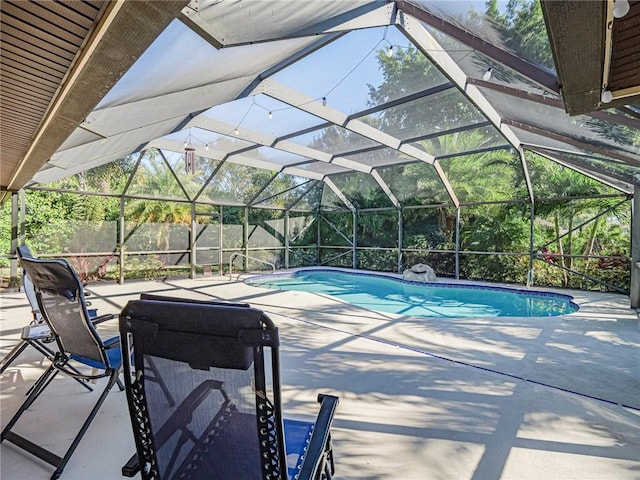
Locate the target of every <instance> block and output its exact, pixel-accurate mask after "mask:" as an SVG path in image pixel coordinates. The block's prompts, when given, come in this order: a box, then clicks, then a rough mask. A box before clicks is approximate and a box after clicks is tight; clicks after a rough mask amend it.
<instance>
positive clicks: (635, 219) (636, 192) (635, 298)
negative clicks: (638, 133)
mask: <svg viewBox="0 0 640 480" xmlns="http://www.w3.org/2000/svg"><path fill="white" fill-rule="evenodd" d="M629 292H630V295H629V296H630V300H631V308H640V187H638V185H636V186H635V187H634V189H633V203H632V204H631V281H630V282H629Z"/></svg>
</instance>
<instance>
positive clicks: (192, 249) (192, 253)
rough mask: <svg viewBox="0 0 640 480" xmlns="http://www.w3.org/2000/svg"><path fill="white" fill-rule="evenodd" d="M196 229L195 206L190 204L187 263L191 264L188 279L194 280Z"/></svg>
mask: <svg viewBox="0 0 640 480" xmlns="http://www.w3.org/2000/svg"><path fill="white" fill-rule="evenodd" d="M197 233H198V228H197V224H196V205H195V203H193V202H191V233H190V235H191V238H190V239H189V262H190V264H191V274H190V275H189V278H192V279H193V278H196V261H197V259H196V235H197Z"/></svg>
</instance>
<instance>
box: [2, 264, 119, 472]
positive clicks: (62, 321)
mask: <svg viewBox="0 0 640 480" xmlns="http://www.w3.org/2000/svg"><path fill="white" fill-rule="evenodd" d="M22 267H23V268H24V269H25V270H26V272H27V275H28V276H29V278H30V279H31V281H32V282H33V285H34V288H35V292H36V297H37V301H38V306H39V309H40V313H41V314H42V316H43V318H44V320H45V322H46V324H47V326H48V327H49V329H50V332H51V336H52V337H53V339H54V340H55V342H56V345H57V347H58V351H57V352H55V353H54V356H53V358H52V359H51V364H50V365H49V367H48V368H47V369H46V370H45V372H44V373H43V374H42V375H41V376H40V378H39V379H38V380H37V381H36V383H35V384H34V385H33V386H32V387H31V389H30V393H29V395H28V396H27V398H26V400H25V401H24V403H23V404H22V405H21V406H20V408H19V409H18V411H17V412H16V413H15V415H14V416H13V418H11V420H9V422H8V423H7V425H6V427H5V428H4V430H2V436H1V439H0V441H4V440H8V441H9V442H11V443H13V444H15V445H17V446H18V447H20V448H22V449H23V450H25V451H27V452H29V453H31V454H32V455H34V456H36V457H38V458H40V459H42V460H44V461H45V462H47V463H49V464H51V465H53V466H54V467H56V470H55V471H54V473H53V475H52V476H51V478H52V479H56V478H59V477H60V475H61V474H62V471H63V469H64V467H65V466H66V464H67V462H68V461H69V459H70V458H71V455H72V454H73V452H74V451H75V449H76V447H77V446H78V444H79V443H80V440H81V439H82V437H83V436H84V434H85V433H86V431H87V429H88V428H89V425H90V424H91V422H92V421H93V419H94V417H95V416H96V414H97V413H98V410H99V409H100V406H101V405H102V403H103V402H104V400H105V399H106V397H107V394H108V393H109V391H110V390H111V388H112V387H113V385H115V384H116V383H117V384H118V385H119V386H121V389H123V386H122V385H121V384H120V382H119V380H118V373H119V370H120V367H121V365H122V354H121V350H120V342H119V337H118V336H115V337H112V338H110V339H108V340H104V341H103V340H102V339H101V338H100V336H99V335H98V332H97V331H96V329H95V325H94V323H93V322H92V319H91V317H90V316H89V312H88V311H87V305H86V301H85V296H84V290H83V287H82V283H81V282H80V279H79V278H78V276H77V274H76V272H75V271H74V270H73V268H71V266H70V265H69V264H68V263H67V262H66V261H65V260H60V259H54V260H42V259H36V258H23V259H22ZM81 368H82V369H83V370H86V373H83V372H82V371H80V369H81ZM59 372H62V373H64V374H66V375H68V376H70V377H72V378H74V379H76V380H80V381H94V380H98V379H100V378H104V377H106V378H107V381H106V385H105V387H104V390H103V391H102V394H101V395H100V397H99V398H98V399H97V401H96V403H95V405H94V406H93V408H92V409H91V412H90V413H89V416H88V417H87V419H86V420H85V422H84V423H83V425H82V427H81V428H80V431H79V432H78V434H77V435H76V436H75V438H74V440H73V441H72V443H71V446H70V447H69V448H68V449H67V451H66V453H65V454H64V455H63V456H62V457H60V456H58V455H57V454H55V453H53V452H51V451H49V450H47V449H45V448H44V447H42V446H40V445H37V444H35V443H34V442H32V441H31V440H29V439H27V438H25V437H23V436H21V435H19V434H18V433H16V432H14V431H13V428H14V426H15V425H16V422H17V421H18V420H19V419H20V417H21V416H22V415H23V414H24V413H25V411H26V410H27V409H28V408H30V407H31V406H32V404H33V403H34V401H35V400H36V399H37V398H38V397H39V396H40V394H42V393H43V391H44V390H45V389H46V388H47V386H48V385H49V384H50V383H51V381H52V380H53V379H54V377H55V376H56V375H57V374H58V373H59Z"/></svg>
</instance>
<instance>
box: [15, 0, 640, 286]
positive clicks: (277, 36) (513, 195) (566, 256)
mask: <svg viewBox="0 0 640 480" xmlns="http://www.w3.org/2000/svg"><path fill="white" fill-rule="evenodd" d="M492 5H493V6H495V9H493V8H491V6H492ZM527 5H529V4H528V3H527V2H524V3H522V4H521V6H515V7H514V6H512V7H510V8H511V9H509V7H508V6H507V5H506V2H487V3H486V4H485V2H483V1H481V2H429V1H413V2H404V1H398V2H383V1H376V2H370V1H339V2H333V1H322V2H284V1H272V2H260V1H249V2H245V1H242V2H226V1H203V0H200V1H192V2H190V3H189V5H188V6H187V7H185V8H184V9H183V10H182V13H181V14H180V17H179V18H177V19H176V20H174V21H173V22H171V23H170V24H169V26H168V27H167V28H166V29H165V30H164V31H163V32H162V34H161V35H160V36H159V37H158V38H157V39H156V40H155V42H153V44H152V45H151V46H150V48H148V49H147V51H146V52H145V53H144V54H143V55H142V56H141V57H140V58H139V59H138V60H137V61H136V62H135V64H134V65H133V67H132V68H131V69H129V71H128V72H127V73H126V74H125V75H124V76H123V77H122V78H121V79H120V80H119V82H117V83H116V85H115V86H114V87H113V88H112V89H111V90H110V91H109V92H108V93H107V94H106V95H105V96H104V98H103V99H102V100H101V101H100V103H99V104H98V105H97V106H96V107H95V109H94V110H93V111H92V112H91V113H90V114H89V115H88V116H87V117H86V118H85V120H84V122H82V124H81V125H80V126H79V127H78V128H77V129H76V130H75V131H74V132H73V134H72V135H71V136H69V137H68V138H67V139H66V141H65V142H64V143H63V144H62V146H61V147H60V148H59V149H58V150H57V151H56V153H55V154H54V155H53V156H52V157H51V159H50V160H49V161H48V162H47V163H46V164H45V165H44V166H43V167H42V168H41V169H40V171H38V172H37V174H36V175H35V176H34V177H33V179H32V181H31V182H29V184H28V185H26V187H25V188H24V189H23V190H21V191H20V192H18V193H16V194H14V195H13V197H12V202H11V206H12V219H13V224H14V227H15V228H14V230H13V232H14V235H13V239H14V241H15V242H17V243H21V242H23V241H26V242H27V243H29V244H30V245H31V246H32V249H33V250H34V251H35V252H36V253H37V254H39V255H42V256H47V255H55V256H60V255H63V256H65V257H67V258H69V259H71V261H72V262H73V264H74V266H75V267H76V269H77V270H78V271H79V272H80V273H81V274H82V275H83V276H84V277H85V278H86V279H89V280H92V279H101V278H106V279H115V280H118V281H120V282H122V281H124V280H125V279H127V278H156V277H166V276H171V275H190V276H197V275H210V274H218V273H229V270H232V271H233V272H238V271H257V270H272V269H281V268H295V267H302V266H312V265H331V266H340V267H348V268H361V269H368V270H378V271H387V272H402V271H403V270H404V269H406V268H409V267H411V266H412V265H414V264H416V263H427V264H429V265H431V266H432V267H433V268H434V270H435V272H436V274H437V275H439V276H443V277H450V278H464V279H474V280H488V281H499V282H513V283H520V284H534V285H551V286H563V287H572V288H586V289H603V290H607V291H614V292H621V293H626V294H629V293H630V292H631V291H632V290H634V289H638V288H639V287H638V285H640V283H638V282H639V281H638V280H637V275H638V272H637V270H638V267H637V266H636V264H637V262H639V261H640V258H639V257H640V254H639V252H638V249H640V245H638V244H639V243H640V241H638V239H636V241H635V243H634V244H633V245H632V241H631V239H632V230H633V231H636V230H637V229H638V227H637V223H638V210H640V208H638V203H639V200H638V186H639V185H640V161H639V160H638V159H639V158H640V109H638V107H637V106H633V105H624V106H618V107H616V108H610V109H604V110H599V111H596V112H592V113H590V114H581V115H574V116H570V115H568V114H567V113H566V112H565V108H564V104H563V100H562V95H561V93H562V92H561V88H560V85H559V83H558V79H557V75H556V70H555V69H556V67H555V65H554V59H553V55H552V51H551V47H550V45H549V41H548V38H547V36H546V30H545V28H544V22H543V21H542V15H541V13H540V7H539V5H538V4H537V3H535V2H532V3H531V4H530V6H529V7H527ZM526 8H530V9H531V11H530V12H527V11H526ZM527 15H538V17H536V18H538V19H539V20H540V21H539V22H536V23H535V25H530V26H526V25H525V26H524V27H523V26H522V22H520V21H518V20H523V19H524V18H525V17H526V16H527ZM536 25H537V27H536ZM634 194H635V198H634ZM634 204H635V206H634ZM634 217H635V219H634ZM634 220H635V221H634ZM632 224H633V225H634V227H633V228H632ZM636 235H637V234H636ZM14 275H15V272H14ZM632 285H633V287H632ZM632 297H633V293H632Z"/></svg>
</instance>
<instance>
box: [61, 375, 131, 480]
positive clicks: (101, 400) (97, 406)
mask: <svg viewBox="0 0 640 480" xmlns="http://www.w3.org/2000/svg"><path fill="white" fill-rule="evenodd" d="M118 375H119V371H118V370H113V371H112V372H111V374H110V375H109V381H108V382H107V385H106V387H105V388H104V390H103V391H102V394H101V395H100V398H99V399H98V401H97V402H96V404H95V405H94V407H93V409H92V410H91V413H89V416H88V417H87V419H86V420H85V422H84V423H83V424H82V428H81V429H80V431H79V432H78V434H77V435H76V438H74V439H73V442H72V443H71V446H70V447H69V449H68V450H67V453H65V454H64V457H62V460H61V461H60V463H59V464H58V467H57V468H56V471H55V472H53V475H51V480H56V479H57V478H59V477H60V475H62V470H64V467H65V466H66V465H67V462H68V461H69V459H70V458H71V455H73V452H74V451H75V449H76V448H77V447H78V444H79V443H80V440H82V437H83V436H84V434H85V433H86V432H87V429H88V428H89V425H91V422H92V421H93V419H94V418H95V416H96V415H97V414H98V410H100V407H101V406H102V404H103V403H104V401H105V399H106V398H107V395H108V394H109V392H110V391H111V389H112V388H113V386H114V385H115V384H116V383H117V382H119V380H118Z"/></svg>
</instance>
